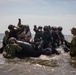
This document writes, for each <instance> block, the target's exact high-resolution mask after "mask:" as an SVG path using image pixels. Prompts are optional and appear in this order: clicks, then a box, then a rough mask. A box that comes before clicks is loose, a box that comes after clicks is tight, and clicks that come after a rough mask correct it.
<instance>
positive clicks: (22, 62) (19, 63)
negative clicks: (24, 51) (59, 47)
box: [0, 53, 76, 75]
mask: <svg viewBox="0 0 76 75" xmlns="http://www.w3.org/2000/svg"><path fill="white" fill-rule="evenodd" d="M27 74H28V75H76V61H72V60H71V59H70V57H69V53H62V54H61V55H54V56H45V55H41V56H40V57H38V58H33V57H30V58H24V59H18V58H15V59H5V58H3V56H2V55H1V54H0V75H27Z"/></svg>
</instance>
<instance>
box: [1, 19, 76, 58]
mask: <svg viewBox="0 0 76 75" xmlns="http://www.w3.org/2000/svg"><path fill="white" fill-rule="evenodd" d="M8 29H9V31H8V30H6V31H5V35H4V37H3V47H2V48H4V50H5V51H6V53H4V57H11V56H12V55H13V56H15V52H16V51H20V50H21V47H20V46H19V45H18V44H17V43H16V40H20V41H24V42H29V43H38V42H40V43H39V44H40V46H41V47H42V48H44V49H45V48H52V50H54V51H55V48H57V47H59V46H61V45H63V44H65V45H66V46H67V47H68V48H69V49H70V55H71V56H76V28H75V27H74V28H72V29H71V32H72V34H73V38H72V41H71V42H68V41H66V40H65V37H64V35H63V33H62V30H63V28H62V27H61V26H59V27H56V26H50V25H45V26H44V27H42V26H38V27H37V25H34V28H33V30H34V32H35V36H34V39H33V40H31V39H32V35H31V31H30V28H29V25H22V24H21V19H18V24H17V26H14V25H9V26H8ZM12 37H14V38H15V39H16V40H10V38H12ZM18 49H19V50H18ZM12 50H13V51H12ZM56 53H57V54H59V53H58V52H56Z"/></svg>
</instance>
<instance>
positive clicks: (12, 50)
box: [3, 43, 22, 58]
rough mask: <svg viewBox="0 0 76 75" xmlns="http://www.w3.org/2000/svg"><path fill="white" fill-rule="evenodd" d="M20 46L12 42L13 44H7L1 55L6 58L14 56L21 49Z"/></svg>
mask: <svg viewBox="0 0 76 75" xmlns="http://www.w3.org/2000/svg"><path fill="white" fill-rule="evenodd" d="M21 49H22V48H21V47H20V46H19V45H18V44H16V43H14V44H8V45H7V46H6V47H5V48H4V53H3V56H4V57H6V58H14V57H15V55H16V52H19V51H21Z"/></svg>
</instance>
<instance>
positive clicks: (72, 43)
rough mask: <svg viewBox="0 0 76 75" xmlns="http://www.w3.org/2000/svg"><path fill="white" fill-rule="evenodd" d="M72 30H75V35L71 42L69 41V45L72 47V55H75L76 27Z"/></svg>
mask: <svg viewBox="0 0 76 75" xmlns="http://www.w3.org/2000/svg"><path fill="white" fill-rule="evenodd" d="M71 32H75V35H73V37H72V41H71V42H67V45H68V46H69V48H70V55H71V56H72V57H74V56H76V28H72V30H71Z"/></svg>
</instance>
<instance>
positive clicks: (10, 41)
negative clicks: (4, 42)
mask: <svg viewBox="0 0 76 75" xmlns="http://www.w3.org/2000/svg"><path fill="white" fill-rule="evenodd" d="M16 42H17V41H16V39H15V38H14V37H11V38H9V43H16Z"/></svg>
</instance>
